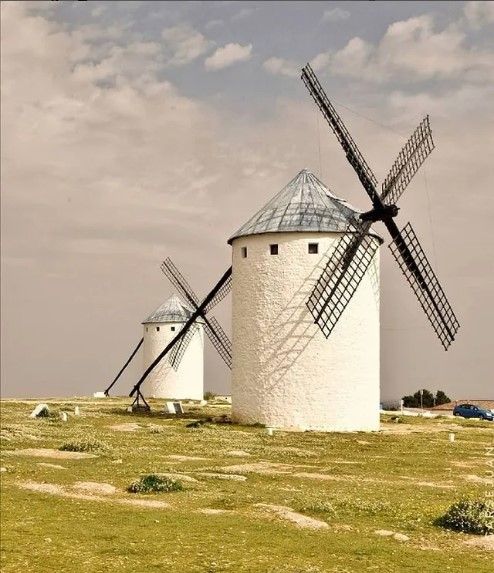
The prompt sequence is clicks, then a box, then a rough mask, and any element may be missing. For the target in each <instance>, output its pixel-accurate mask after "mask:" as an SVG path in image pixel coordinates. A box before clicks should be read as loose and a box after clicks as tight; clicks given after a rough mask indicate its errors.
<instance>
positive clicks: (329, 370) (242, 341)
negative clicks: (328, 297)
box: [229, 169, 380, 431]
mask: <svg viewBox="0 0 494 573" xmlns="http://www.w3.org/2000/svg"><path fill="white" fill-rule="evenodd" d="M356 216H358V213H357V212H356V211H355V210H354V209H353V208H352V207H350V206H349V205H348V204H347V203H346V202H345V201H343V200H341V199H338V198H337V197H335V195H333V194H332V193H331V191H330V190H329V189H328V188H327V187H326V186H325V185H324V184H323V183H322V182H321V181H320V180H319V179H317V177H315V176H314V175H313V174H312V173H310V172H309V171H307V170H306V169H304V170H303V171H301V172H300V173H299V174H298V175H297V176H296V177H295V178H294V179H293V180H292V181H290V183H289V184H288V185H287V186H286V187H285V188H284V189H282V191H281V192H280V193H278V194H277V195H276V196H275V197H274V198H273V199H272V200H271V201H269V202H268V203H267V204H266V205H265V206H264V207H263V208H262V209H261V210H260V211H259V212H258V213H256V214H255V215H254V216H253V217H252V218H251V219H250V220H249V221H247V223H245V225H243V226H242V227H241V228H240V229H239V230H238V231H237V232H236V233H235V234H234V235H233V236H232V237H231V238H230V240H229V243H230V244H231V245H232V248H233V288H232V297H233V298H232V324H233V340H232V343H233V368H232V404H233V418H234V420H235V421H238V422H241V423H256V422H257V423H262V424H265V425H266V426H274V427H278V428H293V429H298V430H322V431H327V430H340V431H345V430H377V429H378V427H379V269H378V252H377V245H378V244H379V241H380V239H379V238H378V237H377V235H373V236H372V241H373V242H374V243H375V244H376V253H375V255H374V257H373V260H372V263H371V264H370V265H369V267H368V269H367V272H366V273H365V276H364V278H363V280H362V283H361V285H360V287H359V289H358V291H357V292H356V294H355V296H354V297H353V298H352V300H351V302H350V304H349V305H348V307H347V309H346V311H345V313H344V315H343V316H342V318H341V320H340V321H339V323H338V325H337V327H336V328H335V331H334V333H333V335H332V337H331V338H330V339H329V340H326V337H325V336H324V334H323V332H321V330H320V328H319V327H318V325H317V324H315V323H314V318H313V316H312V314H311V313H310V311H309V309H308V307H307V306H306V301H307V299H308V298H309V296H310V293H311V292H312V291H313V289H314V286H315V284H316V281H317V279H318V278H319V275H320V274H321V271H322V269H323V268H324V266H325V265H326V263H327V261H328V258H329V256H330V255H331V253H332V252H333V251H334V248H335V245H336V243H337V242H338V239H339V238H340V237H341V236H342V234H343V233H344V232H345V230H346V228H347V226H348V224H349V223H351V221H352V220H354V218H355V217H356Z"/></svg>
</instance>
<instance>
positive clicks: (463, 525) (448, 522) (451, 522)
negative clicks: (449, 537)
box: [436, 499, 494, 535]
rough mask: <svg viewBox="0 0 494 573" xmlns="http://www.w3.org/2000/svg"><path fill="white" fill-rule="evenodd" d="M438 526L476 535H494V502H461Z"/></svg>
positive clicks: (444, 516) (455, 505) (447, 513)
mask: <svg viewBox="0 0 494 573" xmlns="http://www.w3.org/2000/svg"><path fill="white" fill-rule="evenodd" d="M436 523H437V525H441V526H442V527H446V528H448V529H454V530H455V531H462V532H463V533H474V534H476V535H493V534H494V502H493V501H490V500H485V501H473V500H466V499H464V500H461V501H459V502H457V503H454V504H453V505H452V506H451V507H450V508H449V509H448V511H447V512H446V513H445V514H444V515H443V516H442V517H440V518H439V519H438V520H437V522H436Z"/></svg>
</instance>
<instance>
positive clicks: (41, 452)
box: [4, 448, 97, 460]
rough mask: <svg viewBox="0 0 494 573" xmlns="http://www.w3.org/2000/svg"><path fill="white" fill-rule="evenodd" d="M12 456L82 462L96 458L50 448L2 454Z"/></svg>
mask: <svg viewBox="0 0 494 573" xmlns="http://www.w3.org/2000/svg"><path fill="white" fill-rule="evenodd" d="M4 453H6V454H11V455H14V456H30V457H33V458H55V459H59V460H84V459H88V458H96V457H97V456H95V455H94V454H88V453H86V452H62V451H60V450H53V449H51V448H26V449H24V450H9V451H6V452H4Z"/></svg>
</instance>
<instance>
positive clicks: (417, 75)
mask: <svg viewBox="0 0 494 573" xmlns="http://www.w3.org/2000/svg"><path fill="white" fill-rule="evenodd" d="M330 69H331V71H332V72H333V73H334V74H337V75H342V76H349V77H353V78H359V79H365V80H367V81H370V82H385V81H403V82H405V83H413V82H417V81H423V80H428V79H453V78H458V77H460V76H462V77H463V78H468V79H470V80H472V81H479V82H485V81H486V80H487V78H489V77H492V73H493V71H494V61H493V58H492V54H491V53H488V52H485V51H482V50H481V49H478V48H476V47H475V46H473V47H470V46H468V45H467V42H466V34H465V32H464V31H462V30H461V28H460V26H459V25H458V24H451V25H449V26H447V27H445V28H444V29H443V30H436V27H435V24H434V19H433V18H432V16H430V15H423V16H418V17H414V18H410V19H408V20H403V21H398V22H394V23H393V24H391V25H390V26H389V27H388V29H387V30H386V32H385V34H384V36H383V37H382V38H381V40H380V41H379V43H378V44H376V45H374V44H372V43H370V42H366V41H365V40H363V39H361V38H359V37H354V38H352V39H351V40H350V41H349V42H348V44H347V45H346V46H345V47H344V48H342V49H341V50H339V51H338V52H336V53H335V54H334V55H333V56H332V58H331V62H330Z"/></svg>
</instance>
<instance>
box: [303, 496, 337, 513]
mask: <svg viewBox="0 0 494 573" xmlns="http://www.w3.org/2000/svg"><path fill="white" fill-rule="evenodd" d="M297 505H298V510H299V511H301V512H302V513H320V514H323V515H326V516H332V517H333V516H335V515H336V511H335V509H334V507H333V505H332V504H331V503H330V502H329V501H328V500H327V499H324V498H319V497H312V498H308V499H306V500H304V501H301V502H300V503H299V504H297Z"/></svg>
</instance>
